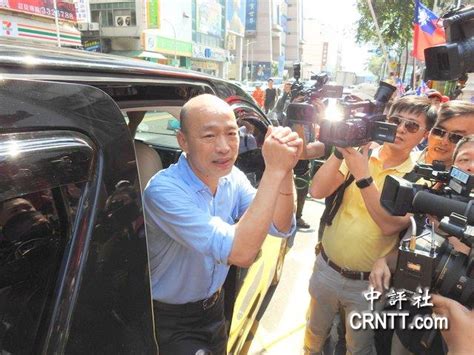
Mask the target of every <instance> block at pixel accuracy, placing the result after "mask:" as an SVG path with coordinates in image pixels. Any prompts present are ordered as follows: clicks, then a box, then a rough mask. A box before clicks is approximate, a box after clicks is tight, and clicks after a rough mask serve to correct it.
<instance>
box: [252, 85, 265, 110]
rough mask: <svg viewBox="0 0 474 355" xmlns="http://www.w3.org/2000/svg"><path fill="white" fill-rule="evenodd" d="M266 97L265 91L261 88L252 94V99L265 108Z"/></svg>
mask: <svg viewBox="0 0 474 355" xmlns="http://www.w3.org/2000/svg"><path fill="white" fill-rule="evenodd" d="M264 96H265V91H263V90H262V89H260V88H256V89H255V90H254V92H253V93H252V97H253V98H254V99H255V101H257V104H258V105H259V106H260V107H263V100H264Z"/></svg>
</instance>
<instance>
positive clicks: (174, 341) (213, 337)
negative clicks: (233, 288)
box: [153, 292, 227, 355]
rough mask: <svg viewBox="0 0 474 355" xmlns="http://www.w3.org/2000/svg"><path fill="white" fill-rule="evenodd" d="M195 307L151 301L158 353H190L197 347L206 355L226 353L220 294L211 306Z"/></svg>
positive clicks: (222, 303) (225, 335) (224, 325)
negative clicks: (205, 307) (204, 307)
mask: <svg viewBox="0 0 474 355" xmlns="http://www.w3.org/2000/svg"><path fill="white" fill-rule="evenodd" d="M168 306H169V307H168ZM196 308H197V307H194V305H193V307H187V306H186V305H178V306H175V305H164V306H163V305H162V304H161V305H160V304H158V303H156V302H153V313H154V316H155V332H156V338H157V340H158V347H159V351H160V355H168V354H169V355H190V354H193V355H194V354H195V353H196V352H197V351H198V350H200V349H202V350H204V351H207V352H206V353H205V354H206V355H210V354H212V355H222V354H226V353H227V349H226V348H227V330H226V322H225V317H224V293H223V292H221V294H220V296H219V300H218V301H217V302H216V303H215V304H214V305H213V306H212V307H210V308H208V309H202V308H201V309H196Z"/></svg>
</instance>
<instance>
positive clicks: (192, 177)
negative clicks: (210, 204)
mask: <svg viewBox="0 0 474 355" xmlns="http://www.w3.org/2000/svg"><path fill="white" fill-rule="evenodd" d="M178 167H179V170H180V172H181V173H182V174H183V177H184V178H185V180H186V181H187V182H188V184H189V185H190V186H191V188H192V189H193V190H194V191H196V192H199V191H204V190H206V191H209V187H208V186H207V185H206V184H205V183H204V182H203V181H202V180H201V179H200V178H199V177H198V176H197V175H196V174H195V173H194V171H193V169H192V168H191V166H190V165H189V162H188V158H187V157H186V153H185V152H183V153H182V154H181V156H180V157H179V160H178ZM233 169H235V167H233V168H232V170H233ZM228 181H230V174H229V175H226V176H223V177H221V178H220V179H219V183H218V186H220V185H221V184H223V183H226V182H228Z"/></svg>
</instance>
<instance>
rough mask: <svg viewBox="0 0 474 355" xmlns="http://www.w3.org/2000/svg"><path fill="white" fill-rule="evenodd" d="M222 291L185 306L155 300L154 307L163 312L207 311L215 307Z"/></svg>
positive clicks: (184, 304)
mask: <svg viewBox="0 0 474 355" xmlns="http://www.w3.org/2000/svg"><path fill="white" fill-rule="evenodd" d="M221 293H222V292H221V289H219V290H217V291H216V292H214V293H213V294H212V295H211V296H210V297H208V298H205V299H203V300H200V301H196V302H189V303H183V304H171V303H164V302H160V301H157V300H153V306H155V307H156V308H158V309H161V310H168V311H176V312H196V311H205V310H206V309H209V308H211V307H213V306H214V305H215V304H216V303H217V301H218V300H219V298H220V295H221Z"/></svg>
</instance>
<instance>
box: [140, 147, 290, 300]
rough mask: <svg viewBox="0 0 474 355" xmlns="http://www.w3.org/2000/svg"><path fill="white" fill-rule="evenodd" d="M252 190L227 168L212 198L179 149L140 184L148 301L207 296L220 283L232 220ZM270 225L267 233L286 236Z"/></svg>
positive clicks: (231, 235) (243, 208) (231, 236)
mask: <svg viewBox="0 0 474 355" xmlns="http://www.w3.org/2000/svg"><path fill="white" fill-rule="evenodd" d="M255 193H256V190H255V188H254V187H253V186H252V185H251V184H250V182H249V180H248V179H247V177H246V176H245V174H244V173H243V172H242V171H240V170H239V169H238V168H236V167H233V168H232V171H231V173H230V174H229V175H227V176H225V177H222V178H221V179H220V180H219V184H218V187H217V191H216V194H215V196H213V195H212V193H211V191H210V190H209V188H208V187H207V185H205V184H204V183H203V182H202V181H201V180H200V179H199V178H198V177H197V176H196V175H195V174H194V172H193V171H192V169H191V167H190V166H189V164H188V161H187V159H186V157H185V154H184V153H183V154H182V155H181V157H180V158H179V161H178V163H177V164H173V165H171V166H170V167H169V168H168V169H165V170H161V171H159V172H158V173H157V174H156V175H155V176H154V177H153V178H152V179H151V180H150V182H149V183H148V185H147V187H146V188H145V192H144V196H143V200H144V208H145V220H146V231H147V240H148V251H149V258H150V272H151V282H152V294H153V299H155V300H158V301H161V302H165V303H171V304H183V303H188V302H195V301H198V300H202V299H205V298H208V297H210V296H211V295H212V294H213V293H214V292H216V291H217V290H218V289H219V288H220V287H222V285H223V283H224V281H225V278H226V276H227V272H228V271H229V265H227V259H228V257H229V254H230V251H231V249H232V243H233V240H234V234H235V226H234V224H235V223H236V220H238V219H239V218H240V217H241V216H242V215H243V214H244V212H245V211H246V210H247V208H248V207H249V205H250V203H251V202H252V200H253V198H254V196H255ZM295 228H296V222H295V217H294V216H293V222H292V227H291V228H290V231H289V232H288V233H282V232H279V231H278V230H277V229H276V228H275V226H273V224H272V225H271V227H270V230H269V232H270V234H272V235H275V236H279V237H288V236H289V235H291V234H292V233H293V231H294V230H295Z"/></svg>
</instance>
